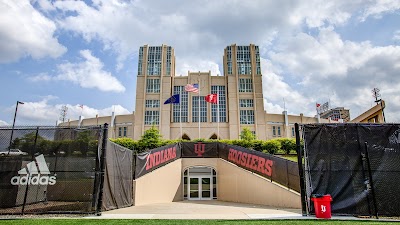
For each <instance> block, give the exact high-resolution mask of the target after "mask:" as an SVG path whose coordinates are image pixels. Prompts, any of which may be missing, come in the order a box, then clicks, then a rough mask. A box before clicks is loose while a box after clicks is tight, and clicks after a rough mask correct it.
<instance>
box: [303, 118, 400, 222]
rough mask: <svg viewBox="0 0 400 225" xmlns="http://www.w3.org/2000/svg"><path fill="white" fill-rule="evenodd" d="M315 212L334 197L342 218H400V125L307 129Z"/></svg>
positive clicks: (308, 172)
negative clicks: (320, 201)
mask: <svg viewBox="0 0 400 225" xmlns="http://www.w3.org/2000/svg"><path fill="white" fill-rule="evenodd" d="M302 129H303V135H304V141H305V177H306V188H307V199H308V203H309V204H308V205H309V211H310V212H311V213H313V212H314V208H313V205H312V202H311V201H309V199H310V197H311V195H313V194H330V195H331V196H332V199H333V201H332V203H331V207H332V213H333V214H337V215H340V214H342V215H377V214H379V215H385V216H399V215H400V202H399V200H400V194H399V193H400V179H398V177H399V176H400V148H399V147H400V145H399V143H400V136H399V134H400V125H396V124H379V125H376V124H318V125H303V126H302Z"/></svg>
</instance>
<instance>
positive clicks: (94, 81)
mask: <svg viewBox="0 0 400 225" xmlns="http://www.w3.org/2000/svg"><path fill="white" fill-rule="evenodd" d="M80 54H81V56H82V58H83V59H84V61H83V62H80V63H64V64H60V65H58V75H56V76H50V75H48V74H46V73H44V74H39V75H37V76H35V77H32V78H30V80H32V81H49V80H62V81H71V82H73V83H75V84H79V85H80V86H81V87H83V88H97V89H99V90H101V91H113V92H124V91H125V87H124V86H123V85H122V84H121V83H120V82H119V81H118V80H117V79H116V78H115V77H114V76H113V75H112V74H111V73H109V72H106V71H104V70H103V66H104V65H103V63H102V62H101V61H100V60H99V59H98V58H96V57H94V56H93V55H92V53H91V51H89V50H82V51H80Z"/></svg>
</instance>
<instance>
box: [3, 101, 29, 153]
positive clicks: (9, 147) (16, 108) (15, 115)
mask: <svg viewBox="0 0 400 225" xmlns="http://www.w3.org/2000/svg"><path fill="white" fill-rule="evenodd" d="M19 104H21V105H23V104H25V103H23V102H20V101H17V105H16V106H15V114H14V121H13V125H12V129H11V137H10V145H9V146H8V154H7V155H10V149H11V144H12V138H13V134H14V126H15V118H17V111H18V105H19Z"/></svg>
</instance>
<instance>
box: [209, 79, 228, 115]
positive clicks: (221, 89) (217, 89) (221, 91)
mask: <svg viewBox="0 0 400 225" xmlns="http://www.w3.org/2000/svg"><path fill="white" fill-rule="evenodd" d="M211 94H218V104H211V121H212V122H218V111H219V122H226V94H225V86H217V85H213V86H211ZM218 107H219V109H218Z"/></svg>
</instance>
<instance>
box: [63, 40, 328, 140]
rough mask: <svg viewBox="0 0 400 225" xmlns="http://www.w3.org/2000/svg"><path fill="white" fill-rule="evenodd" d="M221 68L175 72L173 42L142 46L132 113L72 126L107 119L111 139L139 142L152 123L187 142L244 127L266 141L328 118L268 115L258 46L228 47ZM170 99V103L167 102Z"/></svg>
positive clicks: (229, 135) (233, 135)
mask: <svg viewBox="0 0 400 225" xmlns="http://www.w3.org/2000/svg"><path fill="white" fill-rule="evenodd" d="M223 71H224V72H223V74H222V75H212V74H211V72H210V71H208V72H201V71H196V72H191V71H188V74H187V76H186V75H185V76H176V75H175V53H174V49H173V48H172V47H171V46H167V45H162V46H148V45H144V46H142V47H140V49H139V60H138V72H137V88H136V108H135V111H134V113H132V114H128V115H112V116H106V117H96V118H88V119H83V118H80V119H79V120H76V121H70V122H68V125H70V126H89V125H96V124H104V123H108V124H110V133H109V137H112V138H117V137H129V138H133V139H135V140H137V139H139V138H140V137H141V136H142V135H143V133H144V131H145V130H147V129H149V128H150V127H152V126H155V127H156V128H157V129H158V130H159V131H160V133H161V135H162V137H163V138H164V139H187V140H195V139H199V138H202V139H239V136H240V133H241V131H242V130H243V128H245V127H246V128H249V129H250V130H251V131H252V132H253V133H254V134H255V135H256V136H257V138H258V139H261V140H267V139H272V138H278V137H294V136H295V134H294V124H295V123H318V122H328V120H325V119H319V118H317V117H306V116H304V115H303V114H300V115H288V114H287V111H284V112H282V114H270V113H267V112H266V111H265V110H264V100H263V99H264V98H263V90H262V74H261V64H260V53H259V48H258V46H256V45H253V44H250V45H248V46H238V45H236V44H233V45H230V46H227V47H226V48H225V49H224V54H223ZM190 88H191V89H190ZM212 94H216V95H212ZM177 95H179V96H177ZM208 95H212V96H211V97H217V98H218V99H217V103H215V101H214V100H213V101H212V102H214V103H209V102H207V101H206V96H208ZM171 96H174V97H175V98H172V99H171ZM209 97H210V96H209ZM167 100H168V101H169V103H170V104H164V103H165V102H166V101H167ZM177 101H179V103H177ZM64 125H66V124H64Z"/></svg>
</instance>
